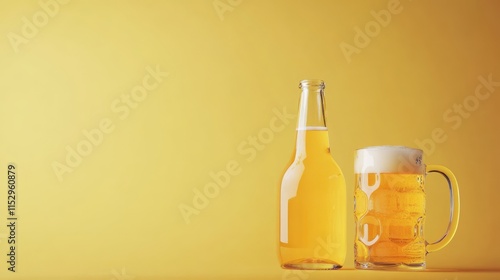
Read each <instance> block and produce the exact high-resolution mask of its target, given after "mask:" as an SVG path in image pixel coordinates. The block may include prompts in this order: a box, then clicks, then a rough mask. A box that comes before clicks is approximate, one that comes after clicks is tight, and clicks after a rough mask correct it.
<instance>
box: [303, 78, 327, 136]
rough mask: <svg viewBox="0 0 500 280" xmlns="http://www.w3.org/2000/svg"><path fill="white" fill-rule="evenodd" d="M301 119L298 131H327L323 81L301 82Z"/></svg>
mask: <svg viewBox="0 0 500 280" xmlns="http://www.w3.org/2000/svg"><path fill="white" fill-rule="evenodd" d="M299 87H300V88H301V89H302V93H301V95H300V103H299V104H300V105H299V118H298V121H297V130H308V129H311V130H326V129H327V128H326V118H325V98H324V89H325V84H324V83H323V81H316V80H304V81H302V82H300V86H299Z"/></svg>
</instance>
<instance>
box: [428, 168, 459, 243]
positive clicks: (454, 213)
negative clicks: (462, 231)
mask: <svg viewBox="0 0 500 280" xmlns="http://www.w3.org/2000/svg"><path fill="white" fill-rule="evenodd" d="M433 172H436V173H440V174H441V175H443V176H444V177H445V178H446V180H447V181H448V188H449V190H450V222H449V224H448V228H447V229H446V233H445V234H444V235H443V237H441V238H440V239H439V240H438V241H436V242H433V243H428V242H427V241H426V242H425V243H426V247H425V249H426V251H427V253H430V252H435V251H438V250H441V249H443V248H444V247H445V246H446V245H448V243H450V241H451V239H452V238H453V236H454V235H455V232H457V227H458V219H459V216H460V194H459V192H458V182H457V178H455V175H453V173H452V172H451V170H449V169H448V168H446V167H444V166H441V165H427V167H426V173H433Z"/></svg>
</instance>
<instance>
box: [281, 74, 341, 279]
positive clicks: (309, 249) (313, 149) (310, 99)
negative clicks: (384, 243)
mask: <svg viewBox="0 0 500 280" xmlns="http://www.w3.org/2000/svg"><path fill="white" fill-rule="evenodd" d="M300 88H301V89H302V93H301V98H300V105H299V118H298V122H297V137H296V146H295V153H294V157H293V160H292V163H291V164H290V166H289V167H288V169H287V170H286V172H285V174H284V176H283V179H282V182H281V189H280V229H279V255H280V261H281V266H282V267H283V268H288V269H324V270H327V269H338V268H341V267H342V266H343V264H344V261H345V255H346V240H345V239H346V193H345V192H346V186H345V180H344V176H343V174H342V171H341V170H340V168H339V166H338V165H337V163H336V162H335V161H334V159H333V158H332V156H331V154H330V145H329V137H328V129H327V127H326V120H325V101H324V88H325V85H324V83H323V81H321V80H303V81H301V82H300Z"/></svg>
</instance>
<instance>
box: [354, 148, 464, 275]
mask: <svg viewBox="0 0 500 280" xmlns="http://www.w3.org/2000/svg"><path fill="white" fill-rule="evenodd" d="M422 156H423V152H422V150H419V149H413V148H407V147H402V146H377V147H368V148H363V149H359V150H357V151H356V154H355V162H354V172H355V190H354V215H355V217H354V218H355V222H356V231H355V232H356V235H355V239H354V261H355V267H356V268H358V269H422V268H425V256H426V254H427V253H429V252H434V251H437V250H440V249H442V248H443V247H444V246H446V245H447V244H448V243H449V242H450V241H451V239H452V238H453V235H454V234H455V232H456V230H457V226H458V219H459V213H460V198H459V192H458V184H457V180H456V178H455V176H454V175H453V173H452V172H451V171H450V170H449V169H448V168H446V167H444V166H440V165H427V166H426V165H425V164H424V163H423V162H422ZM432 172H436V173H439V174H441V175H443V176H444V177H445V178H446V180H447V181H448V187H449V190H450V198H451V200H450V201H451V203H450V221H449V224H448V229H447V231H446V233H445V234H444V235H443V237H442V238H441V239H439V240H438V241H436V242H434V243H428V242H427V241H426V240H425V237H424V221H425V188H424V183H425V176H426V174H428V173H432Z"/></svg>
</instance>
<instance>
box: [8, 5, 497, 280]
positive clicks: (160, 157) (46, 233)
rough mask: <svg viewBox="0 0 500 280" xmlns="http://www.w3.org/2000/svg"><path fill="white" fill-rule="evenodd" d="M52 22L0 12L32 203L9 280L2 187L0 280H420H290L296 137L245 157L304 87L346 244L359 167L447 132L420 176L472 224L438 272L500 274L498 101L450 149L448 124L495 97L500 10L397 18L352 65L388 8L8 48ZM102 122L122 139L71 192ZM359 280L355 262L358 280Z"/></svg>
mask: <svg viewBox="0 0 500 280" xmlns="http://www.w3.org/2000/svg"><path fill="white" fill-rule="evenodd" d="M46 2H50V1H48V0H47V1H44V0H42V1H41V2H38V1H2V2H0V18H1V22H0V35H2V36H1V37H0V38H1V39H0V135H1V138H0V169H3V170H0V174H4V175H1V176H0V179H1V180H2V181H4V182H5V181H6V176H5V174H6V166H7V163H9V162H14V163H16V165H17V167H18V184H19V185H18V209H17V215H18V217H19V220H18V244H19V245H18V252H17V254H18V266H17V270H18V272H16V273H15V274H13V273H11V272H9V271H7V264H6V263H5V260H4V259H6V257H5V253H6V249H7V244H6V239H5V237H6V234H7V230H6V227H5V226H4V223H5V218H6V208H7V207H6V192H7V189H6V187H5V185H6V184H2V186H4V187H3V188H2V190H0V194H1V195H0V207H1V209H2V210H1V211H0V225H2V226H1V227H0V256H3V257H0V277H3V278H8V279H10V278H16V277H19V278H28V279H31V278H33V277H55V276H59V277H61V279H77V278H78V279H90V278H91V277H93V278H95V279H132V278H133V279H148V278H149V277H158V278H162V279H181V277H184V279H194V278H199V279H209V278H211V279H223V278H227V279H237V278H238V279H239V278H244V277H246V278H247V279H257V278H269V279H288V280H292V279H301V280H303V279H319V278H321V279H323V278H324V279H331V277H334V275H335V273H338V279H340V278H341V277H345V278H353V279H354V278H359V277H361V278H366V279H373V277H375V276H376V275H378V276H380V277H382V276H383V277H403V276H406V277H407V278H411V277H412V276H414V275H417V274H399V273H396V274H391V273H388V274H385V273H383V272H365V271H352V270H347V271H338V272H313V273H307V274H290V273H289V272H286V271H284V270H281V269H280V268H279V263H278V260H277V252H276V242H277V210H278V208H277V196H278V186H279V181H280V177H281V174H282V172H283V170H284V168H285V167H286V164H287V163H288V161H289V158H290V156H291V153H292V151H293V145H294V137H295V135H294V133H295V120H294V119H293V120H290V122H289V123H288V124H286V125H284V128H283V130H282V131H275V132H273V134H272V137H271V138H270V139H269V138H266V139H268V140H269V142H268V143H266V144H263V147H260V148H262V150H257V149H255V150H254V151H255V152H256V153H255V157H254V158H251V159H250V156H249V154H245V153H242V152H241V150H238V147H239V146H240V145H243V147H246V148H248V147H251V146H249V145H250V144H249V143H248V137H253V136H257V137H258V135H259V133H263V132H262V131H268V130H266V128H269V127H270V121H271V120H272V119H273V118H275V111H276V110H278V111H283V110H284V108H285V109H286V111H287V112H288V113H290V114H296V113H297V104H298V101H299V90H298V88H297V85H298V82H299V80H301V79H305V78H320V79H323V80H325V82H326V85H327V86H326V103H327V123H328V126H329V129H330V130H329V133H330V143H331V147H332V154H333V156H334V158H335V159H336V161H337V162H338V163H339V165H340V166H341V168H342V169H343V171H344V174H345V176H346V181H347V186H348V188H347V195H348V220H347V221H348V226H347V229H348V232H347V236H348V242H349V243H348V244H352V243H353V235H354V233H353V228H354V225H353V215H352V207H353V205H352V197H353V151H354V150H355V149H357V148H361V147H364V146H370V145H381V144H393V145H407V146H413V147H417V144H416V141H421V140H422V139H426V138H430V137H432V131H433V130H434V129H436V128H441V129H442V130H443V131H444V132H445V134H446V141H444V143H436V145H435V148H434V150H433V151H430V152H429V151H428V152H427V154H426V156H425V162H426V163H428V164H443V165H446V166H447V167H449V168H450V169H452V170H453V171H454V173H455V174H456V176H457V178H458V181H459V183H460V190H461V198H462V199H461V201H462V213H461V219H460V225H459V229H458V232H457V234H456V236H455V238H454V239H453V240H452V242H451V243H450V244H449V246H448V247H446V248H445V249H443V250H442V251H440V252H436V253H433V254H430V255H428V257H427V263H428V267H429V268H432V269H442V268H447V269H468V270H475V269H479V270H492V269H493V270H496V269H499V268H500V267H499V264H498V252H499V251H500V241H499V231H500V225H499V223H498V221H499V218H500V217H499V214H498V213H500V211H499V209H498V205H500V204H499V203H498V202H499V201H500V191H499V190H497V187H498V181H499V180H498V177H497V176H498V158H499V156H500V148H499V146H498V145H499V143H500V134H499V132H498V130H499V125H500V110H499V109H500V87H499V86H496V87H494V88H493V89H494V91H493V92H492V93H491V95H490V96H489V98H486V99H485V100H480V101H479V102H478V104H475V105H477V106H476V107H477V108H474V110H472V111H471V112H469V113H470V115H467V118H465V117H460V119H461V120H462V122H461V124H460V125H458V127H457V128H456V129H453V125H454V124H455V122H450V121H446V120H445V119H444V118H443V114H445V113H446V112H447V110H449V109H452V110H453V106H454V104H462V103H463V102H464V100H469V101H468V102H471V101H470V100H473V99H474V98H473V97H471V96H474V92H475V89H476V86H478V85H479V84H480V82H479V80H478V77H479V76H482V77H485V78H487V77H488V76H489V75H492V79H493V80H494V81H500V64H499V62H500V60H499V58H500V56H499V53H498V51H499V50H500V20H499V18H498V15H499V12H500V3H499V2H498V1H451V0H450V1H423V0H421V1H409V0H408V1H406V0H401V1H400V4H399V9H400V12H399V13H397V14H392V16H391V19H390V21H389V22H388V23H387V24H385V25H386V26H381V25H380V24H378V25H377V24H376V25H377V26H379V30H378V29H372V31H371V32H372V33H371V34H372V35H373V37H370V39H369V42H368V43H367V44H366V45H365V46H363V47H359V48H358V52H357V53H353V54H352V55H350V56H349V59H350V62H348V60H349V59H348V58H346V56H345V55H344V53H343V51H342V49H341V47H340V46H341V43H343V42H344V43H346V44H350V45H352V46H356V43H355V36H356V34H357V31H356V28H357V27H359V28H361V30H365V27H366V25H367V24H368V25H370V22H373V21H374V16H373V14H372V11H374V12H377V13H378V12H379V11H380V10H382V9H385V10H387V8H388V4H390V3H391V1H385V0H384V1H355V2H352V1H327V0H324V1H319V0H317V1H299V0H293V1H291V0H286V1H285V0H279V1H264V0H258V1H257V0H256V1H249V0H247V1H237V0H233V1H229V0H220V1H212V0H203V1H202V0H197V1H180V0H177V1H152V0H148V1H118V0H115V1H95V0H94V1H77V0H74V1H70V2H69V3H67V4H62V3H58V2H52V3H56V4H55V5H56V6H57V8H58V9H59V10H58V11H57V12H55V13H54V15H53V16H50V17H48V21H47V22H46V24H45V25H44V26H41V27H37V30H36V32H34V33H33V34H34V35H33V34H31V35H33V36H31V35H30V36H31V37H32V38H25V39H26V40H25V41H23V43H20V44H19V45H17V47H14V45H13V44H12V42H11V40H12V39H11V38H12V36H13V35H12V33H15V34H17V35H18V36H24V35H22V30H23V26H24V25H25V24H26V23H25V21H23V17H26V19H27V20H29V21H31V22H33V16H34V15H37V13H38V15H39V16H40V12H43V11H44V10H43V8H42V7H41V4H40V3H46ZM214 3H215V4H216V5H215V6H217V8H216V7H215V6H214ZM224 5H225V6H224ZM54 7H55V6H52V8H53V9H55V8H54ZM217 9H220V10H217ZM53 11H54V10H53ZM37 20H39V21H40V20H43V15H42V17H41V18H39V19H37ZM371 24H372V25H373V23H371ZM372 28H376V27H372ZM376 31H378V32H376ZM9 34H10V35H9ZM16 50H17V52H16ZM147 67H151V68H152V69H154V68H156V67H159V69H161V71H163V72H168V73H169V75H168V77H165V78H164V79H163V81H162V82H161V83H159V85H158V87H157V88H156V89H154V90H151V91H149V92H148V94H147V97H146V98H145V99H144V100H143V101H142V102H138V104H136V105H137V108H135V109H131V112H130V115H128V116H127V117H126V118H124V119H123V120H122V119H120V114H118V113H116V112H114V111H113V109H112V104H113V103H114V102H119V101H117V100H120V96H121V95H122V94H125V95H129V94H130V92H131V90H132V89H133V88H134V87H135V86H137V85H141V84H142V80H143V78H144V77H145V76H146V75H148V72H147V70H146V69H147ZM482 91H483V92H484V93H486V92H485V91H484V88H483V89H482ZM472 102H473V101H472ZM470 104H472V103H470ZM470 104H469V105H468V106H469V108H470V106H472V105H470ZM473 105H474V104H473ZM273 110H274V111H273ZM452 115H454V116H457V113H452ZM103 119H109V120H110V121H111V122H112V124H113V125H114V130H113V131H112V132H111V133H109V134H104V135H103V139H102V143H100V144H99V145H97V146H94V147H93V149H92V151H91V152H90V153H89V155H88V156H85V157H83V159H82V161H81V163H80V164H79V165H78V166H77V167H75V168H72V169H73V170H72V172H71V173H65V174H64V175H63V180H62V181H60V180H58V178H57V176H56V173H55V172H54V170H53V164H54V162H59V163H64V162H65V157H66V155H67V150H66V147H67V146H69V147H71V148H73V149H75V148H76V146H77V145H78V143H80V142H82V141H84V140H85V139H86V138H85V136H84V134H83V132H82V130H87V131H88V130H92V129H97V128H98V127H99V123H100V122H101V121H102V120H103ZM233 161H236V162H237V163H238V164H239V168H240V169H241V173H239V174H237V175H234V176H231V178H230V183H229V184H228V185H227V186H226V187H225V188H222V189H220V192H219V193H218V194H217V195H215V197H214V198H210V199H209V202H208V206H206V207H205V208H203V209H201V210H200V211H199V213H198V214H193V215H192V216H190V217H189V219H190V223H189V224H187V223H186V221H185V219H184V218H183V216H182V215H181V211H180V210H179V206H180V205H190V206H193V197H194V196H195V193H194V191H193V190H194V189H197V190H203V188H204V186H205V185H207V184H208V183H210V182H212V181H213V179H212V178H211V177H210V172H219V171H221V170H224V169H225V168H226V165H227V163H228V162H233ZM444 184H445V181H444V180H443V179H441V178H439V177H437V176H436V175H430V176H429V177H428V183H427V189H428V208H427V209H428V219H427V224H426V234H427V238H428V239H429V240H431V241H433V240H436V239H438V238H439V237H440V236H441V235H442V233H443V232H444V231H445V229H446V222H447V215H448V212H447V211H448V210H447V207H448V205H449V203H448V198H447V190H446V187H445V185H444ZM352 264H353V254H352V250H349V251H348V254H347V260H346V268H352V267H353V265H352ZM377 273H378V274H377ZM374 275H375V276H374ZM426 275H427V276H428V277H430V278H432V279H474V278H477V277H482V279H485V278H487V277H491V279H493V278H495V277H498V274H497V275H494V274H492V273H490V274H481V276H478V275H479V274H478V272H470V273H468V274H467V273H466V274H459V273H458V272H435V273H428V274H426ZM15 276H16V277H15ZM127 277H128V278H127ZM134 277H135V278H134ZM416 277H419V278H420V277H422V275H420V274H418V275H417V276H416Z"/></svg>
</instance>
